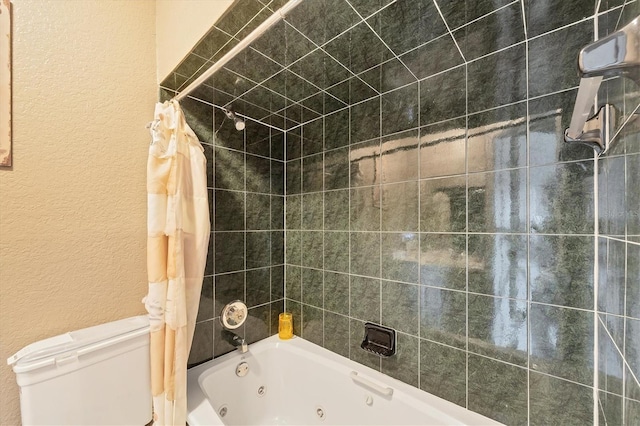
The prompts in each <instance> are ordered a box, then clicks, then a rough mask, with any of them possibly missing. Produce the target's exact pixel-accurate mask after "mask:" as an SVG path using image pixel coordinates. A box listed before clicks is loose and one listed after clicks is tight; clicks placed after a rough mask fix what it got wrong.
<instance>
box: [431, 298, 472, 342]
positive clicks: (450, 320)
mask: <svg viewBox="0 0 640 426" xmlns="http://www.w3.org/2000/svg"><path fill="white" fill-rule="evenodd" d="M466 312H467V296H466V294H465V293H463V292H459V291H451V290H445V289H439V288H432V287H420V337H422V338H425V339H429V340H433V341H436V342H440V343H444V344H447V345H450V346H455V347H457V348H460V349H465V348H466V347H467V313H466Z"/></svg>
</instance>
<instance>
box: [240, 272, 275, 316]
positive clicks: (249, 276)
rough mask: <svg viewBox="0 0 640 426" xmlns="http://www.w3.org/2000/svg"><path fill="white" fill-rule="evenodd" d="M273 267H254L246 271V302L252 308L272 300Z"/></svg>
mask: <svg viewBox="0 0 640 426" xmlns="http://www.w3.org/2000/svg"><path fill="white" fill-rule="evenodd" d="M270 269H271V268H260V269H252V270H250V271H247V272H246V281H247V283H246V287H247V288H246V294H247V297H246V300H245V301H244V302H245V304H246V305H247V306H248V307H249V308H251V307H254V306H258V305H263V304H265V303H269V301H270V300H271V270H270Z"/></svg>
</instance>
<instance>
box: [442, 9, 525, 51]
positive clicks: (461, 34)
mask: <svg viewBox="0 0 640 426" xmlns="http://www.w3.org/2000/svg"><path fill="white" fill-rule="evenodd" d="M465 3H469V2H465ZM453 37H454V38H455V39H456V41H457V42H458V45H459V46H460V49H462V53H463V54H464V57H465V59H466V60H467V61H470V60H473V59H476V58H478V57H480V56H484V55H486V54H489V53H491V52H495V51H496V50H499V49H503V48H505V47H508V46H511V45H512V44H515V43H518V42H521V41H522V40H524V26H523V23H522V9H521V6H520V4H519V3H514V4H511V5H510V6H508V7H505V8H503V9H500V10H498V11H497V12H495V13H492V14H490V15H487V16H484V17H483V18H481V19H479V20H477V21H474V22H473V23H471V24H469V25H466V26H465V27H463V28H461V29H459V30H457V31H454V32H453Z"/></svg>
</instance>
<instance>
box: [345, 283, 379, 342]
mask: <svg viewBox="0 0 640 426" xmlns="http://www.w3.org/2000/svg"><path fill="white" fill-rule="evenodd" d="M350 298H351V300H350V311H349V312H350V314H349V315H350V316H351V317H353V318H358V319H360V320H363V321H370V322H375V323H377V324H379V323H380V280H379V279H374V278H365V277H358V276H354V275H352V276H351V282H350ZM363 330H364V329H363ZM363 336H364V334H363Z"/></svg>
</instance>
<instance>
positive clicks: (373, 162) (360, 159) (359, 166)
mask: <svg viewBox="0 0 640 426" xmlns="http://www.w3.org/2000/svg"><path fill="white" fill-rule="evenodd" d="M380 161H381V160H380V141H379V140H378V139H375V140H372V141H368V142H363V143H359V144H356V145H351V146H350V148H349V162H350V172H349V173H350V176H351V178H350V183H351V186H352V187H354V186H365V185H375V184H379V183H380V169H381V168H382V167H381V164H380Z"/></svg>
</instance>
